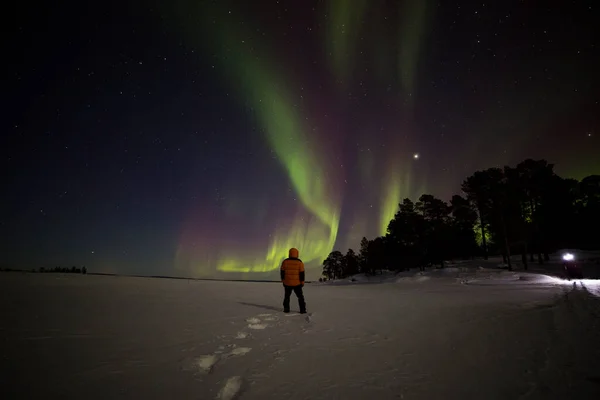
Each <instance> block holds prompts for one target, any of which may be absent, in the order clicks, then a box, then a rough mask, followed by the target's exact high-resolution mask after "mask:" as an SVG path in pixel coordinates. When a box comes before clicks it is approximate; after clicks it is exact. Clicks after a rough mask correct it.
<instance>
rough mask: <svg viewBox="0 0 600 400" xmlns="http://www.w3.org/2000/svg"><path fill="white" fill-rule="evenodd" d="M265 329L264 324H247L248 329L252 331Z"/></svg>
mask: <svg viewBox="0 0 600 400" xmlns="http://www.w3.org/2000/svg"><path fill="white" fill-rule="evenodd" d="M266 327H267V325H266V324H249V325H248V328H250V329H254V330H260V329H265V328H266Z"/></svg>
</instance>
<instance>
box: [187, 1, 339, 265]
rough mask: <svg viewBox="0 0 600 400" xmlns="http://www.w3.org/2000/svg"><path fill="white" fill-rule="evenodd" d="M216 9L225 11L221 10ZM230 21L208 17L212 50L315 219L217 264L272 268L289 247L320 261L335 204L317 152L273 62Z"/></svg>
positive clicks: (332, 230) (334, 229) (334, 221)
mask: <svg viewBox="0 0 600 400" xmlns="http://www.w3.org/2000/svg"><path fill="white" fill-rule="evenodd" d="M216 12H222V13H223V14H224V15H225V14H227V12H225V11H222V10H221V11H216ZM229 17H230V16H229V15H228V18H229ZM231 20H233V17H231ZM233 26H240V24H234V23H233V21H232V23H231V24H227V26H224V25H219V24H215V23H210V27H211V28H212V30H211V37H213V38H217V40H216V41H215V42H216V44H218V48H215V49H214V50H215V51H217V53H218V54H219V59H220V60H222V61H223V63H222V68H223V71H225V75H226V77H227V79H228V80H229V81H230V82H231V84H232V88H237V89H238V90H239V91H240V93H239V94H240V97H241V98H243V99H244V100H245V101H246V103H247V104H249V105H250V107H251V108H252V109H253V111H254V113H255V114H256V117H257V118H258V121H259V122H260V124H261V126H262V127H263V129H264V132H265V134H266V139H267V141H268V143H269V145H270V147H271V149H272V150H273V151H274V153H275V154H276V155H277V158H278V160H279V162H280V163H281V165H282V166H283V167H284V168H285V170H286V172H287V174H288V178H289V180H290V182H291V184H292V187H293V188H294V190H295V192H296V193H297V195H298V198H299V199H300V201H301V203H302V205H303V206H304V207H305V208H306V210H308V211H309V212H310V213H311V214H312V215H313V216H314V219H313V220H310V221H305V220H304V219H303V218H301V217H297V218H296V219H295V220H294V222H293V226H292V228H291V229H290V230H288V231H287V232H277V233H276V234H275V235H274V237H273V240H272V241H271V243H270V245H269V248H268V250H267V252H266V254H265V255H264V256H263V257H258V258H256V259H254V260H248V259H247V258H245V257H237V256H226V257H221V258H220V260H219V261H218V262H217V269H218V270H219V271H223V272H268V271H273V270H276V269H278V268H279V263H280V261H281V258H282V255H285V254H287V251H288V249H289V248H290V247H299V248H301V249H302V253H301V254H302V259H303V260H304V261H305V262H306V263H310V262H311V261H315V260H318V261H319V262H320V261H322V260H323V259H325V258H326V257H327V255H328V254H329V253H330V252H331V251H332V250H333V246H334V244H335V241H336V239H337V233H338V226H339V218H340V207H339V205H338V204H336V203H335V202H333V201H332V200H330V196H329V193H327V186H326V185H325V183H326V182H325V176H326V175H325V169H324V167H323V166H322V164H321V163H320V160H321V158H320V157H319V156H318V154H317V152H316V150H315V149H314V148H313V147H312V146H310V145H309V143H310V142H309V138H307V137H306V136H305V134H304V132H305V129H306V128H305V127H303V126H302V123H301V122H300V121H301V119H300V118H299V117H298V112H297V111H296V110H295V108H294V106H293V102H292V101H291V94H290V93H288V92H287V91H286V90H285V88H286V87H289V86H290V85H289V84H286V82H284V81H283V80H282V79H281V78H280V77H279V76H278V73H277V71H276V70H275V69H274V68H269V65H274V64H272V63H269V62H267V61H264V60H265V59H266V58H267V57H266V55H267V53H266V52H265V51H262V50H261V51H258V50H257V47H258V44H257V42H255V43H254V44H253V45H252V47H250V45H245V43H244V41H243V40H242V38H244V37H246V38H247V37H249V36H248V35H243V34H241V33H238V34H236V32H235V30H234V29H233V28H232V27H233ZM331 197H333V196H331ZM209 267H210V266H208V265H207V266H198V267H192V269H193V270H198V269H200V270H202V269H204V268H209Z"/></svg>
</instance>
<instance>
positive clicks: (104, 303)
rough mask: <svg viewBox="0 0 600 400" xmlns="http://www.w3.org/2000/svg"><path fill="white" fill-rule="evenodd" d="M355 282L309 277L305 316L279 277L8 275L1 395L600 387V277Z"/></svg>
mask: <svg viewBox="0 0 600 400" xmlns="http://www.w3.org/2000/svg"><path fill="white" fill-rule="evenodd" d="M357 278H360V277H357ZM360 280H361V279H358V282H352V283H350V282H348V281H347V280H346V281H345V284H340V283H342V282H339V283H337V284H310V285H309V284H307V285H306V286H305V293H306V298H307V304H308V310H309V312H312V313H313V314H312V315H311V316H306V315H300V314H290V315H285V314H283V313H281V312H280V310H281V302H282V294H283V293H282V292H283V290H282V288H281V286H280V285H279V284H277V283H243V282H209V281H187V280H171V279H153V278H130V277H113V276H82V275H69V274H66V275H60V274H27V273H3V274H1V275H0V300H1V301H0V356H1V357H2V362H1V363H0V398H1V399H17V398H19V399H51V398H60V399H144V400H148V399H244V400H251V399H253V400H254V399H292V400H293V399H370V400H374V399H378V400H385V399H563V400H564V399H566V398H572V399H600V319H599V317H600V297H598V296H600V290H599V286H597V285H596V284H597V282H595V281H581V282H579V281H578V282H575V283H574V282H562V281H560V280H558V279H555V278H552V277H550V276H544V275H535V274H525V273H512V272H507V271H502V270H499V269H498V268H496V269H493V268H483V267H481V266H476V265H471V266H465V265H460V264H459V265H456V266H452V267H450V268H448V269H447V270H443V271H440V270H430V271H426V272H423V273H417V272H405V273H402V274H400V275H397V276H396V275H394V276H391V275H389V276H386V277H385V279H380V280H379V281H378V282H375V283H373V282H371V283H364V282H362V283H361V282H360ZM297 309H298V308H297V302H296V301H295V298H294V297H292V310H293V311H297Z"/></svg>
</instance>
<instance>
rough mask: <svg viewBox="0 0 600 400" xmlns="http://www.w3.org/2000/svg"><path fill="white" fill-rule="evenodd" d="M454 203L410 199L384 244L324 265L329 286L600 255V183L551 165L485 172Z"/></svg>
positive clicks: (332, 257)
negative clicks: (554, 256) (414, 272)
mask: <svg viewBox="0 0 600 400" xmlns="http://www.w3.org/2000/svg"><path fill="white" fill-rule="evenodd" d="M461 189H462V194H460V195H459V194H457V195H454V196H452V199H451V200H450V202H449V203H446V202H445V201H443V200H440V199H438V198H436V197H434V196H432V195H430V194H423V195H422V196H421V197H419V199H418V201H417V202H413V201H411V200H410V199H408V198H406V199H404V200H403V201H402V202H401V203H400V204H399V209H398V211H397V212H396V214H395V216H394V218H393V219H392V220H391V221H390V223H389V225H388V228H387V233H386V235H384V236H380V237H377V238H374V239H372V240H368V239H367V238H364V237H363V239H362V241H361V242H360V250H359V252H358V254H357V253H356V252H354V250H352V249H349V250H348V251H347V253H346V254H342V253H341V252H340V251H337V250H336V251H333V252H331V253H330V254H329V256H328V257H327V259H325V260H324V261H323V276H324V278H322V279H338V278H345V277H348V276H351V275H354V274H357V273H365V274H371V275H372V274H375V273H376V272H377V271H381V270H382V269H387V270H397V271H401V270H406V269H411V268H420V269H424V268H425V267H426V266H429V265H439V266H440V267H442V268H443V267H444V260H450V259H463V260H467V259H471V258H474V257H483V258H484V259H487V258H488V255H491V254H502V257H503V258H504V263H505V264H507V266H508V269H509V270H512V267H513V266H512V263H511V259H510V256H511V255H514V254H520V255H521V261H522V264H523V268H525V269H527V265H528V263H532V262H538V263H540V264H543V263H544V262H547V261H549V254H550V253H553V252H555V251H556V250H559V249H562V248H577V249H582V250H596V249H598V248H599V247H600V229H599V227H598V224H599V223H600V175H590V176H588V177H586V178H583V179H582V180H581V181H577V180H575V179H565V178H561V177H560V176H558V175H557V174H556V173H554V165H553V164H549V163H548V162H547V161H546V160H532V159H527V160H525V161H523V162H521V163H520V164H518V165H517V166H516V167H515V168H512V167H508V166H505V167H504V168H489V169H486V170H484V171H477V172H475V173H474V174H473V175H471V176H469V177H468V178H466V179H465V180H464V182H463V183H462V188H461Z"/></svg>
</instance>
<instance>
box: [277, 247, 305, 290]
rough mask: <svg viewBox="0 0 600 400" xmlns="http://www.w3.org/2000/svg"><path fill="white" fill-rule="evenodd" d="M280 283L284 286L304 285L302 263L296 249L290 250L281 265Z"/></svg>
mask: <svg viewBox="0 0 600 400" xmlns="http://www.w3.org/2000/svg"><path fill="white" fill-rule="evenodd" d="M281 282H283V284H284V285H285V286H299V285H304V263H303V262H302V260H301V259H299V258H298V249H295V248H291V249H290V251H289V257H288V258H286V259H285V260H283V262H282V263H281Z"/></svg>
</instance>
